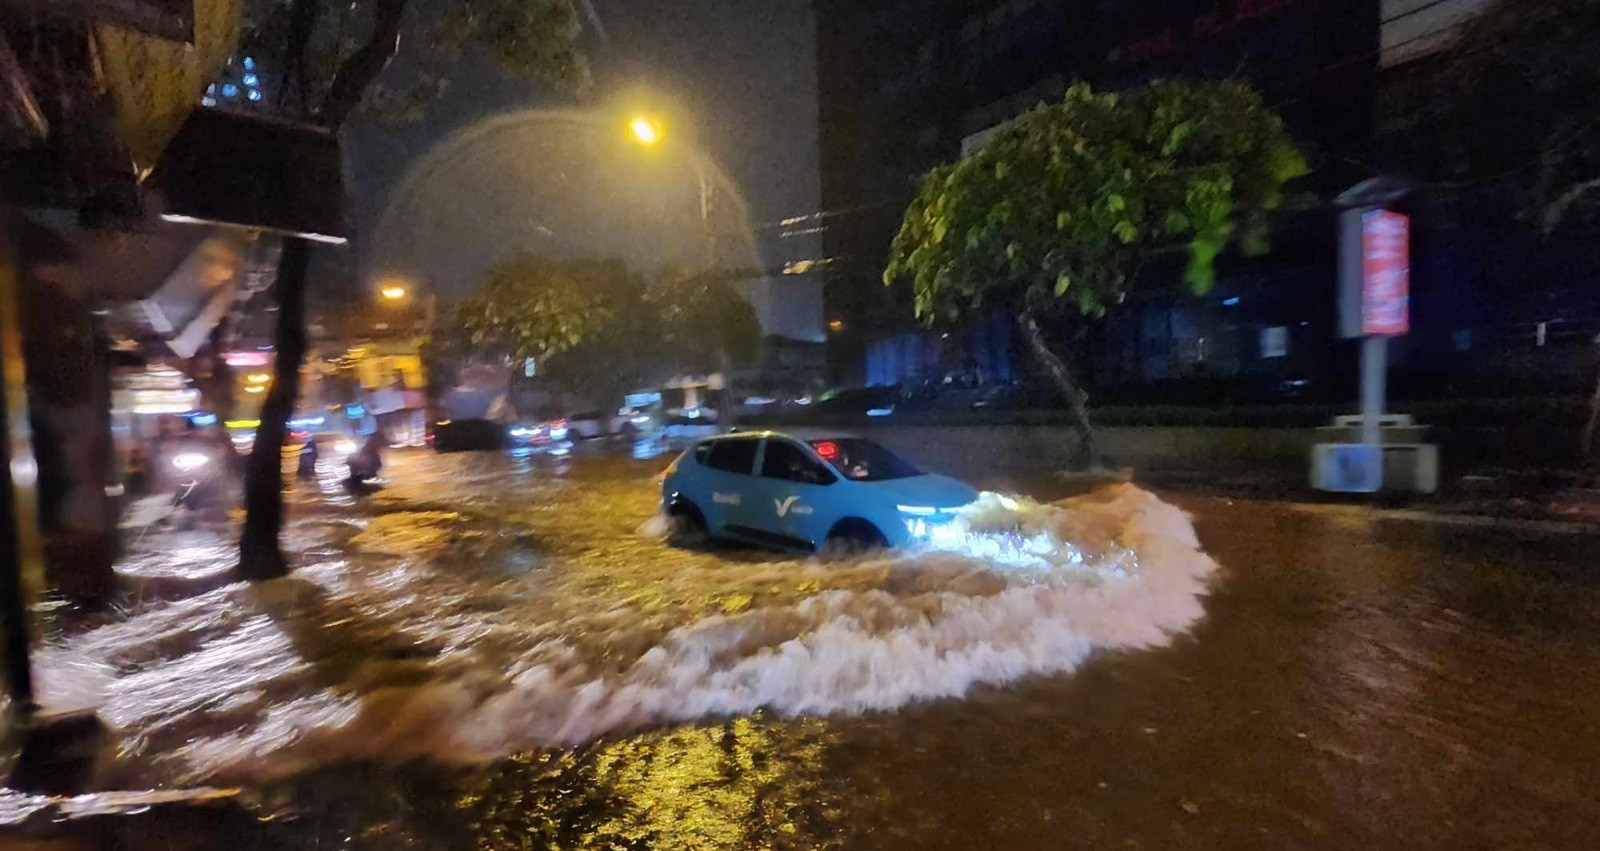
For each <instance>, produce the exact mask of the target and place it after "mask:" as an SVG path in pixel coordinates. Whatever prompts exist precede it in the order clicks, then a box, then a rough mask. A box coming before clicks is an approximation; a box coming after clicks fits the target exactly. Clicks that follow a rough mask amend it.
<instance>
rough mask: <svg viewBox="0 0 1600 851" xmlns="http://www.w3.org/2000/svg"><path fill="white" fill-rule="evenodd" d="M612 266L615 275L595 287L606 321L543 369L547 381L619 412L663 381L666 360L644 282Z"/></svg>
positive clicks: (656, 315) (654, 307) (657, 316)
mask: <svg viewBox="0 0 1600 851" xmlns="http://www.w3.org/2000/svg"><path fill="white" fill-rule="evenodd" d="M610 265H611V266H612V267H613V268H614V270H615V271H614V273H611V274H606V275H604V276H600V277H598V278H597V279H595V280H593V282H592V291H593V293H594V294H595V296H596V297H597V298H598V299H599V300H600V302H601V303H602V304H604V305H605V307H604V314H605V321H604V322H602V323H600V324H599V325H598V327H595V328H593V329H591V330H590V332H589V333H588V334H586V335H585V337H584V339H583V340H582V341H581V342H579V343H578V344H577V345H575V346H573V347H571V348H569V349H567V350H565V351H563V352H560V353H558V354H556V355H554V356H552V357H551V358H549V360H548V362H547V363H546V364H544V365H543V366H542V367H541V373H542V374H543V375H546V376H548V377H549V378H550V379H552V380H553V381H555V382H556V383H557V384H559V385H561V386H562V387H565V388H566V389H568V390H571V391H572V392H574V393H577V394H579V395H580V396H583V397H585V398H587V399H588V400H590V401H591V402H594V403H596V404H598V405H600V406H601V407H603V408H604V407H616V406H617V404H618V402H619V400H620V399H621V397H622V396H623V394H625V393H628V392H629V391H632V390H637V389H639V388H641V387H644V386H646V385H647V384H648V383H649V382H651V381H652V380H653V379H659V378H662V377H665V376H664V371H665V368H664V366H663V364H664V362H665V356H666V354H667V348H666V343H665V341H664V340H663V339H662V322H661V316H660V311H659V310H658V306H657V305H656V304H655V303H654V302H653V301H652V300H651V299H650V298H649V297H648V295H649V294H648V291H647V289H648V288H647V287H646V285H645V282H644V280H643V279H642V278H640V277H639V276H638V275H634V274H631V273H629V272H628V271H627V270H626V269H624V268H623V267H622V264H621V263H614V264H610Z"/></svg>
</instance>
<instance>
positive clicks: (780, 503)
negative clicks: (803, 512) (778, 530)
mask: <svg viewBox="0 0 1600 851" xmlns="http://www.w3.org/2000/svg"><path fill="white" fill-rule="evenodd" d="M799 500H800V496H799V494H796V495H794V496H786V497H784V498H783V499H775V500H773V501H772V504H773V506H775V507H776V508H777V509H778V516H779V517H783V516H785V515H787V514H788V513H789V509H791V508H793V507H794V504H795V503H796V502H798V501H799Z"/></svg>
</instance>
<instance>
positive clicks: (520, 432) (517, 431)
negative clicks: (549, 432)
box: [511, 426, 533, 437]
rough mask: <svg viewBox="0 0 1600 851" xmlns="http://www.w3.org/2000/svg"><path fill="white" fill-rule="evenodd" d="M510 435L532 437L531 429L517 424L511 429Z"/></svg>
mask: <svg viewBox="0 0 1600 851" xmlns="http://www.w3.org/2000/svg"><path fill="white" fill-rule="evenodd" d="M511 436H512V437H533V429H531V428H527V427H524V426H517V427H516V428H514V429H512V430H511Z"/></svg>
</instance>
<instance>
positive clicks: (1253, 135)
mask: <svg viewBox="0 0 1600 851" xmlns="http://www.w3.org/2000/svg"><path fill="white" fill-rule="evenodd" d="M1306 170H1307V168H1306V161H1305V158H1304V156H1302V155H1301V153H1300V151H1299V150H1298V149H1297V148H1296V147H1295V145H1294V142H1293V141H1292V140H1291V139H1290V138H1289V136H1288V134H1287V132H1286V131H1285V130H1284V126H1283V122H1282V120H1281V119H1280V118H1279V117H1278V116H1277V115H1276V114H1274V113H1273V112H1272V111H1271V110H1270V109H1268V108H1267V107H1266V105H1265V104H1263V103H1262V101H1261V98H1260V96H1259V95H1257V94H1256V93H1255V92H1254V91H1252V90H1251V89H1250V88H1248V87H1247V86H1245V85H1243V84H1241V83H1236V82H1184V81H1168V82H1157V83H1152V84H1151V85H1149V86H1146V87H1144V88H1142V89H1138V90H1135V91H1131V92H1127V93H1123V94H1115V93H1109V94H1103V93H1096V92H1094V91H1092V90H1091V89H1090V88H1089V86H1088V85H1086V84H1081V83H1080V84H1078V85H1075V86H1073V87H1072V88H1070V89H1069V90H1068V91H1067V94H1066V97H1065V98H1064V99H1063V100H1062V101H1060V102H1059V103H1054V104H1048V105H1041V106H1039V107H1037V108H1036V109H1034V110H1033V111H1031V112H1028V113H1025V114H1023V115H1021V116H1019V117H1017V118H1015V119H1012V120H1011V121H1010V122H1008V123H1006V124H1005V125H1003V126H1002V127H1001V128H1000V130H999V131H998V132H997V133H996V135H995V137H994V138H993V139H992V140H991V141H990V142H989V143H988V145H986V146H985V147H984V148H982V149H981V150H979V151H976V152H974V153H972V154H970V155H968V156H966V157H964V158H963V159H961V160H959V161H957V162H954V163H948V164H944V165H940V166H937V167H935V168H934V169H932V170H931V171H929V172H928V173H927V174H926V175H924V176H923V177H922V179H921V182H920V184H919V186H918V189H917V192H916V195H915V196H914V197H913V199H912V201H911V203H910V206H909V208H908V209H907V210H906V214H905V218H904V220H903V221H902V223H901V226H900V231H899V233H898V234H897V235H896V236H895V238H894V242H893V244H892V246H891V248H890V252H889V263H888V267H887V269H886V270H885V271H884V276H883V277H884V282H885V283H886V284H892V283H894V282H895V281H896V280H897V279H900V278H902V277H904V278H908V279H910V281H911V284H912V287H913V290H914V295H915V300H914V303H915V310H916V313H917V316H918V317H919V318H921V319H922V320H923V321H925V322H933V321H936V320H941V319H942V320H953V319H955V318H957V317H959V316H960V315H961V314H962V313H963V312H966V311H970V310H976V309H979V308H981V307H984V306H985V305H993V306H999V307H1004V308H1006V309H1008V310H1010V311H1012V312H1013V313H1014V314H1015V316H1016V320H1017V323H1018V325H1019V326H1020V328H1021V331H1022V334H1023V337H1024V338H1025V339H1026V340H1027V341H1028V344H1029V347H1030V348H1031V349H1032V351H1033V353H1034V355H1035V356H1036V357H1037V358H1038V359H1039V361H1040V362H1041V363H1042V365H1043V366H1044V368H1045V370H1046V372H1047V373H1048V374H1049V375H1050V378H1051V379H1052V381H1053V382H1054V383H1055V384H1056V386H1057V387H1058V389H1059V390H1060V391H1061V392H1062V393H1063V394H1064V395H1065V397H1066V399H1067V402H1068V404H1069V405H1070V406H1071V409H1072V412H1073V416H1074V418H1075V420H1076V424H1077V429H1078V432H1079V437H1080V439H1081V440H1082V443H1083V452H1084V455H1085V458H1086V461H1087V463H1090V464H1093V463H1096V462H1097V461H1098V455H1097V453H1096V451H1095V446H1094V431H1093V427H1092V425H1091V423H1090V421H1089V412H1088V407H1087V395H1086V393H1085V392H1084V391H1083V389H1082V387H1081V386H1080V384H1079V381H1078V379H1077V377H1076V375H1075V373H1074V368H1073V364H1072V361H1071V358H1070V356H1069V355H1068V354H1067V353H1066V352H1064V351H1060V350H1057V349H1055V348H1052V347H1051V345H1050V343H1049V341H1048V340H1047V339H1046V335H1045V330H1044V329H1045V327H1046V326H1048V325H1051V324H1052V323H1057V322H1063V321H1067V322H1071V321H1081V319H1082V318H1083V317H1093V316H1098V315H1101V314H1103V313H1104V312H1105V311H1106V309H1107V308H1108V307H1110V306H1112V305H1115V304H1117V303H1118V302H1120V301H1121V299H1122V297H1123V295H1124V293H1125V292H1126V289H1127V287H1128V286H1129V284H1130V283H1131V282H1132V281H1133V280H1134V279H1135V278H1136V277H1137V276H1138V274H1139V272H1140V270H1141V268H1142V267H1143V265H1144V264H1145V262H1146V261H1147V260H1149V259H1150V258H1152V257H1153V256H1156V255H1157V254H1160V253H1164V252H1169V251H1174V250H1179V249H1181V250H1182V251H1184V252H1186V253H1187V256H1188V264H1187V270H1186V272H1185V274H1184V279H1185V280H1186V281H1187V282H1188V284H1189V286H1190V287H1191V288H1192V289H1193V290H1194V292H1196V293H1204V292H1206V291H1208V290H1209V289H1210V288H1211V286H1212V283H1213V280H1214V272H1213V263H1214V261H1215V259H1216V257H1217V255H1218V254H1219V253H1221V252H1222V250H1223V249H1224V248H1225V247H1226V246H1227V245H1228V244H1229V243H1230V241H1232V240H1235V239H1237V241H1238V243H1239V244H1240V245H1241V246H1242V247H1243V248H1244V249H1245V250H1246V251H1247V252H1248V253H1259V252H1262V251H1264V250H1265V249H1266V236H1267V227H1268V220H1267V216H1268V214H1269V213H1271V212H1272V211H1273V210H1275V209H1277V208H1278V207H1279V206H1280V205H1281V203H1282V200H1283V186H1284V184H1285V183H1286V182H1287V181H1289V180H1291V179H1293V178H1295V177H1298V176H1300V175H1302V174H1305V173H1306Z"/></svg>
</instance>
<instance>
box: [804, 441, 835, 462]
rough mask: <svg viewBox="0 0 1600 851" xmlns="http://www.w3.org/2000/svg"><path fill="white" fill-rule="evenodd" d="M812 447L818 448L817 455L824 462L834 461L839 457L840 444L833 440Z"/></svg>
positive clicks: (814, 444)
mask: <svg viewBox="0 0 1600 851" xmlns="http://www.w3.org/2000/svg"><path fill="white" fill-rule="evenodd" d="M811 445H812V446H813V447H815V448H816V450H817V454H818V455H821V456H822V457H823V460H826V461H832V460H833V459H835V458H838V457H839V444H837V443H834V442H833V441H831V440H823V441H819V442H817V443H813V444H811Z"/></svg>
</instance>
